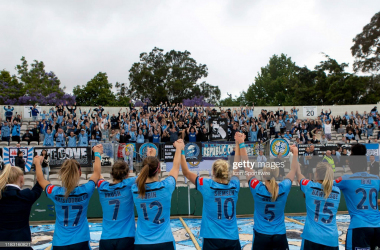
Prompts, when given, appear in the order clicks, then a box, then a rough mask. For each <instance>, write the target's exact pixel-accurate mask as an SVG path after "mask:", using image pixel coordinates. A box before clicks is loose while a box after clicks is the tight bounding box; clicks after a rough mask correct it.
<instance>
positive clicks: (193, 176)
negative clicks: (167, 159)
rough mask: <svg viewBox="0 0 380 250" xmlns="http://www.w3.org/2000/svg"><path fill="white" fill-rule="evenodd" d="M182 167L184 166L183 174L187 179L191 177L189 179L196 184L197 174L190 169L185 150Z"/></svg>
mask: <svg viewBox="0 0 380 250" xmlns="http://www.w3.org/2000/svg"><path fill="white" fill-rule="evenodd" d="M181 167H182V173H183V175H184V176H185V177H186V178H187V179H189V181H191V182H192V183H193V184H195V182H196V180H197V174H195V173H193V172H191V171H190V170H189V167H188V166H187V162H186V156H185V151H183V150H182V153H181Z"/></svg>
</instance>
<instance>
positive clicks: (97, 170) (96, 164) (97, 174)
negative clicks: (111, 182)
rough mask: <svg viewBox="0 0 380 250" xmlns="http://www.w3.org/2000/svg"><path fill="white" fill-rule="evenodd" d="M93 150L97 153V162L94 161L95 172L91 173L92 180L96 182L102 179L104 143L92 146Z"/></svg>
mask: <svg viewBox="0 0 380 250" xmlns="http://www.w3.org/2000/svg"><path fill="white" fill-rule="evenodd" d="M92 151H94V153H95V162H94V172H93V173H92V175H91V178H90V180H92V181H94V182H95V183H97V182H98V180H99V179H100V173H101V163H100V158H101V155H102V154H103V145H102V144H98V145H96V146H95V147H93V148H92Z"/></svg>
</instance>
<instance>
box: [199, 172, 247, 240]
mask: <svg viewBox="0 0 380 250" xmlns="http://www.w3.org/2000/svg"><path fill="white" fill-rule="evenodd" d="M196 184H197V185H196V186H197V190H198V191H199V192H201V194H202V196H203V212H202V224H201V234H200V236H201V237H203V238H206V239H226V240H238V239H239V232H238V226H237V221H236V203H237V200H238V194H239V190H240V181H239V179H238V178H237V177H236V176H234V177H232V178H231V181H230V182H229V183H228V184H221V183H218V182H215V181H213V180H212V179H209V178H202V177H200V178H199V177H197V180H196Z"/></svg>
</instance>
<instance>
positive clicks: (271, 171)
mask: <svg viewBox="0 0 380 250" xmlns="http://www.w3.org/2000/svg"><path fill="white" fill-rule="evenodd" d="M263 173H266V174H264V175H263V177H264V179H265V180H268V181H269V190H268V191H269V193H270V194H271V195H272V202H275V201H276V200H277V197H278V184H277V182H276V178H277V177H278V175H279V173H280V169H279V168H278V167H275V168H271V167H264V168H263Z"/></svg>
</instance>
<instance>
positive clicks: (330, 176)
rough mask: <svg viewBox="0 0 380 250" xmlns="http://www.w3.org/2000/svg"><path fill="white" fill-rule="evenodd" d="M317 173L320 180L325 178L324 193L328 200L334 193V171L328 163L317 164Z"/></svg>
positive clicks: (323, 183)
mask: <svg viewBox="0 0 380 250" xmlns="http://www.w3.org/2000/svg"><path fill="white" fill-rule="evenodd" d="M316 173H317V177H318V179H322V177H323V182H322V186H323V192H324V193H325V199H327V198H329V196H330V194H331V192H332V188H333V184H334V183H333V180H334V171H333V169H332V168H331V166H330V164H328V163H327V162H320V163H318V164H317V168H316Z"/></svg>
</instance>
